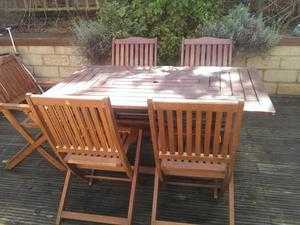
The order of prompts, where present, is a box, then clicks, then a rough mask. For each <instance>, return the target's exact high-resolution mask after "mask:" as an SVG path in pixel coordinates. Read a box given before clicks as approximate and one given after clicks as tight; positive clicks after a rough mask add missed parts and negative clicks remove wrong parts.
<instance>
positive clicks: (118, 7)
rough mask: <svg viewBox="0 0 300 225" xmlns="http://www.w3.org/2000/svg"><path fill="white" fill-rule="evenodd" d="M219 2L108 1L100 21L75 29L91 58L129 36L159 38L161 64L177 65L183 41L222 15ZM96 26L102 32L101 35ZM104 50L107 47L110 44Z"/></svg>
mask: <svg viewBox="0 0 300 225" xmlns="http://www.w3.org/2000/svg"><path fill="white" fill-rule="evenodd" d="M218 2H219V1H218V0H185V1H182V0H148V1H145V0H106V1H103V3H102V5H101V7H100V10H99V12H98V13H97V20H96V21H88V22H86V23H85V22H80V23H79V24H78V23H77V26H75V29H74V31H75V36H76V37H77V39H79V40H80V43H81V44H82V45H83V46H87V49H88V51H87V52H88V53H89V55H90V56H92V55H95V56H96V57H98V56H99V55H102V56H104V54H106V53H107V51H106V50H107V48H106V47H105V48H104V47H103V46H101V48H100V46H99V45H96V46H97V47H96V46H95V43H98V42H99V41H100V40H105V41H106V40H107V38H113V37H116V38H125V37H128V36H143V37H158V39H159V53H158V54H159V62H160V63H161V64H173V63H175V62H177V60H178V53H179V51H178V50H179V46H180V43H181V40H182V38H184V37H187V36H193V35H194V33H195V29H196V27H197V26H198V24H199V23H200V24H201V23H204V22H209V21H212V20H214V19H215V18H216V17H217V16H218V15H219V13H220V10H219V8H218ZM89 23H90V24H89ZM93 26H95V27H99V28H100V29H101V30H100V31H98V30H96V29H94V28H93ZM97 29H98V28H97ZM93 32H94V34H93ZM104 32H106V34H104ZM85 33H87V34H85ZM93 38H95V39H96V40H93ZM104 46H107V43H106V42H105V44H104ZM109 46H110V45H109ZM98 49H100V50H101V51H100V52H96V53H94V54H93V53H92V50H95V51H98Z"/></svg>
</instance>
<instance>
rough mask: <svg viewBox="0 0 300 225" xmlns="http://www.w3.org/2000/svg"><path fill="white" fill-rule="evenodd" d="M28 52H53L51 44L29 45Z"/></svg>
mask: <svg viewBox="0 0 300 225" xmlns="http://www.w3.org/2000/svg"><path fill="white" fill-rule="evenodd" d="M29 52H30V53H32V54H46V55H47V54H54V47H53V46H29Z"/></svg>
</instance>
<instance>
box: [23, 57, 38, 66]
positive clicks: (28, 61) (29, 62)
mask: <svg viewBox="0 0 300 225" xmlns="http://www.w3.org/2000/svg"><path fill="white" fill-rule="evenodd" d="M22 59H23V62H24V63H25V64H26V65H32V66H41V65H43V59H42V55H37V54H32V55H31V54H23V55H22Z"/></svg>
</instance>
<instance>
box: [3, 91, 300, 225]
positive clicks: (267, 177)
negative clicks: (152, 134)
mask: <svg viewBox="0 0 300 225" xmlns="http://www.w3.org/2000/svg"><path fill="white" fill-rule="evenodd" d="M272 100H273V102H274V105H275V108H276V109H277V114H276V115H257V114H256V115H254V114H248V115H246V117H245V122H244V127H243V131H242V135H241V147H240V153H239V159H238V162H237V168H236V176H235V181H236V222H237V224H247V225H249V224H272V225H276V224H278V225H279V224H289V225H294V224H295V225H296V224H300V213H299V208H300V189H299V185H300V164H299V162H300V151H299V149H300V98H299V97H293V98H292V97H273V98H272ZM0 128H1V129H0V160H1V161H2V160H4V159H7V158H8V157H10V156H11V155H13V154H14V153H15V150H16V149H20V148H21V147H22V146H23V145H24V141H23V139H22V138H21V137H20V136H19V135H17V133H16V132H15V131H14V130H13V129H12V128H11V127H10V126H9V124H8V123H7V122H6V120H5V119H3V118H2V117H1V118H0ZM142 150H143V152H144V154H143V158H142V161H144V163H146V161H147V160H149V158H151V144H150V143H149V141H148V140H144V143H143V149H142ZM141 179H142V182H141V184H139V186H138V190H137V195H136V204H135V209H136V210H135V218H134V224H149V221H150V215H151V204H152V191H153V177H152V176H143V177H142V178H141ZM62 184H63V174H61V173H59V172H58V171H57V170H55V169H54V168H52V167H51V166H49V165H48V163H47V162H46V161H44V160H43V159H42V158H41V157H40V156H39V155H38V154H36V153H34V154H33V155H32V156H31V157H29V158H27V159H26V160H25V161H24V163H22V165H20V166H19V167H17V168H16V169H15V170H14V171H7V170H5V169H4V168H3V165H2V164H1V165H0V224H5V225H10V224H15V225H22V224H33V225H40V224H53V223H54V220H55V217H56V210H57V204H58V199H59V195H60V191H61V188H62ZM128 192H129V185H128V184H123V183H121V184H120V183H115V182H107V181H105V182H96V183H95V185H93V186H92V187H89V186H88V185H86V184H85V183H83V182H81V181H80V180H79V179H77V178H74V179H73V182H72V189H71V195H70V196H71V198H70V201H69V204H67V208H69V209H72V210H77V211H88V212H93V213H97V212H98V213H101V214H106V215H126V213H127V205H128V195H129V194H128ZM226 206H227V205H226V196H224V197H223V198H221V199H220V200H218V201H214V200H212V197H211V194H210V193H209V191H208V190H207V189H200V188H191V187H186V188H182V187H180V188H179V187H175V186H169V185H168V186H165V187H163V188H162V191H161V192H160V201H159V218H162V219H169V220H175V221H182V222H194V223H196V224H226V223H227V207H226ZM63 224H74V225H75V224H91V223H81V222H78V221H64V223H63Z"/></svg>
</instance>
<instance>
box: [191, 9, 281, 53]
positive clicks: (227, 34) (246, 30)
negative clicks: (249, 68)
mask: <svg viewBox="0 0 300 225" xmlns="http://www.w3.org/2000/svg"><path fill="white" fill-rule="evenodd" d="M197 33H198V35H200V36H212V37H220V38H229V39H232V40H233V43H234V47H235V51H236V53H238V52H239V53H246V52H247V53H257V52H263V51H266V50H268V49H269V48H271V47H273V46H274V45H276V44H277V43H278V41H279V33H278V29H277V28H276V27H275V26H266V25H265V23H264V21H263V18H262V16H261V15H259V16H255V15H251V13H250V12H249V9H248V7H246V6H244V5H242V4H241V5H238V6H237V7H236V8H234V9H232V10H230V11H229V14H228V15H226V16H224V17H223V18H221V19H220V20H219V21H217V22H210V23H205V24H203V25H200V26H199V27H198V29H197Z"/></svg>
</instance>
